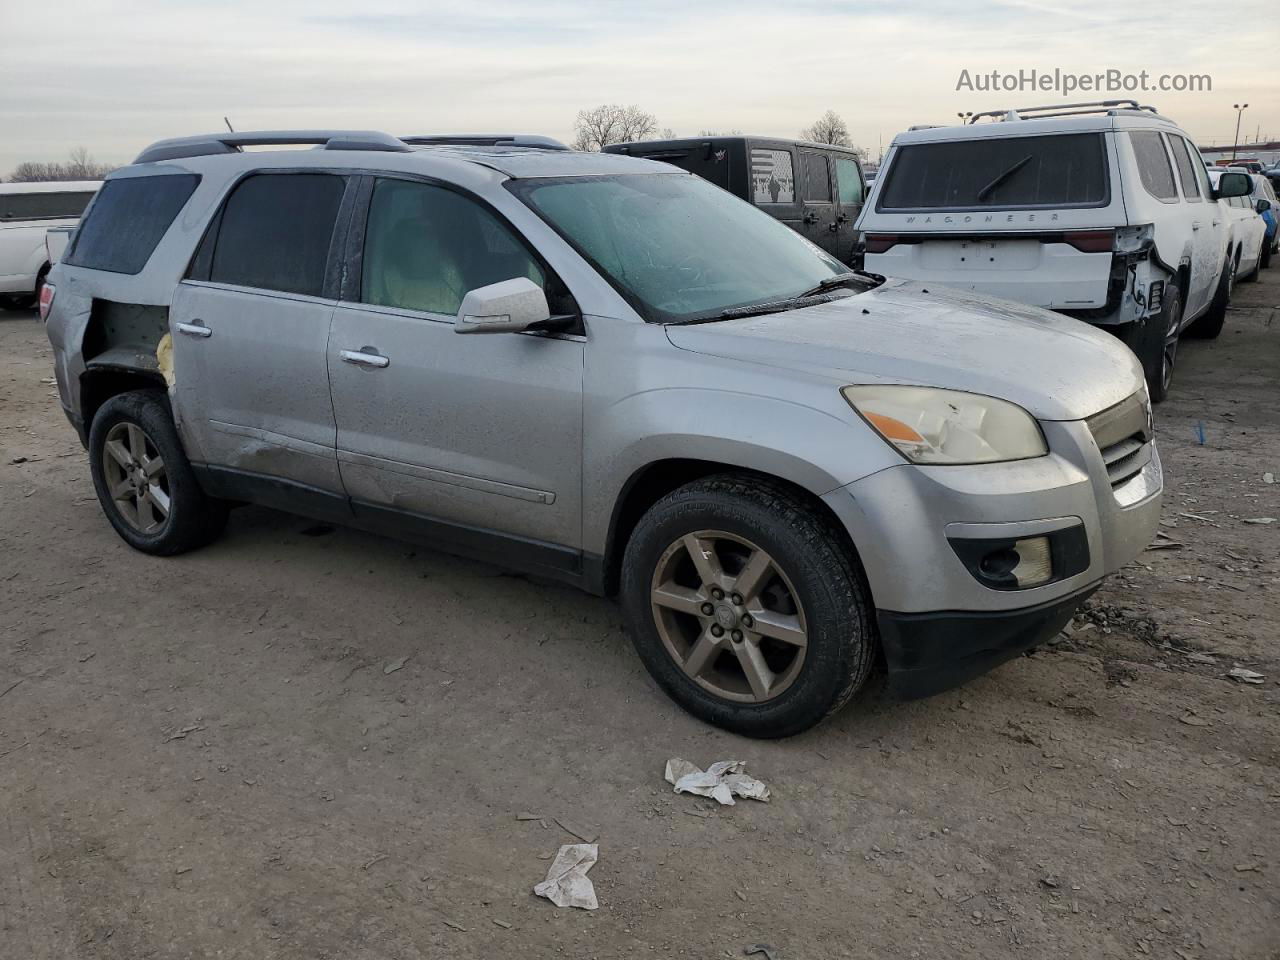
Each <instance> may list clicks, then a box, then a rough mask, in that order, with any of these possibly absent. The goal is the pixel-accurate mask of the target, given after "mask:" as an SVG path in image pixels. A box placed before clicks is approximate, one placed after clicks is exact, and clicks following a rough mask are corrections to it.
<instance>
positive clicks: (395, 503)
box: [41, 131, 1162, 737]
mask: <svg viewBox="0 0 1280 960" xmlns="http://www.w3.org/2000/svg"><path fill="white" fill-rule="evenodd" d="M296 144H303V145H306V144H313V145H315V146H316V148H315V149H311V150H296V149H293V150H275V151H270V150H266V151H263V150H258V151H253V152H245V151H243V150H242V148H243V147H245V146H250V145H256V146H262V145H279V146H285V145H296ZM41 307H42V312H43V313H44V315H45V316H46V318H47V321H48V332H49V339H50V341H51V342H52V344H53V347H54V353H55V363H56V375H57V381H58V389H59V392H60V394H61V398H62V403H63V406H64V407H65V409H66V412H67V415H68V417H69V418H70V420H71V422H72V423H73V424H74V425H75V427H76V429H77V430H78V431H79V432H80V436H81V439H82V440H83V441H84V442H85V444H86V445H87V447H88V450H89V455H90V463H91V467H92V472H93V480H94V484H95V486H96V488H97V492H98V496H99V498H100V499H101V502H102V506H103V510H104V511H105V513H106V515H107V518H108V519H109V520H110V521H111V523H112V525H113V526H114V527H115V529H116V530H117V531H118V532H119V534H120V536H121V537H122V538H123V539H124V540H125V541H126V542H127V543H129V544H130V545H131V546H133V547H135V548H137V549H139V550H142V551H145V552H148V553H153V554H175V553H179V552H181V551H184V550H190V549H192V548H194V547H197V546H200V545H202V544H205V543H208V542H209V541H211V540H212V539H213V538H214V537H215V536H216V535H217V534H218V533H219V531H220V530H221V529H222V527H223V524H224V521H225V519H226V515H227V509H228V507H229V506H230V505H232V504H235V503H244V502H252V503H258V504H264V505H268V506H272V507H278V508H281V509H285V510H289V511H293V512H296V513H298V514H303V515H306V516H309V517H314V518H319V519H323V520H328V521H337V522H341V523H346V524H351V525H355V526H359V527H363V528H366V529H371V530H375V531H382V532H385V533H387V534H389V535H392V536H397V537H406V538H425V539H426V540H427V541H429V542H430V543H431V544H434V545H436V546H438V547H439V548H440V549H443V550H446V551H451V552H455V553H459V554H465V555H470V556H475V557H479V558H484V559H488V560H491V561H494V562H497V563H500V564H503V565H507V566H510V567H514V568H519V569H522V570H525V571H528V572H531V573H534V574H538V575H541V576H544V577H552V578H556V579H560V580H564V581H568V582H570V583H573V584H577V585H578V586H581V587H583V588H585V589H587V590H590V591H592V592H595V593H602V594H607V593H614V592H618V593H620V594H621V600H622V605H623V607H624V610H625V613H626V619H627V622H628V624H629V627H630V632H631V635H632V637H633V639H634V642H635V646H636V649H637V651H638V652H639V654H640V657H641V658H642V659H643V661H644V663H645V665H646V667H648V669H649V671H650V672H651V674H652V675H653V677H654V679H655V680H656V681H657V682H658V683H659V684H660V685H661V686H662V687H663V688H664V689H665V690H666V691H667V692H668V693H669V694H670V695H671V696H672V697H673V698H674V699H676V700H677V701H678V702H679V703H680V704H681V705H683V706H684V707H685V708H687V709H688V710H690V711H691V712H692V713H694V714H696V715H697V716H699V717H701V718H703V719H705V720H707V721H709V722H711V723H715V724H719V725H721V726H723V727H727V728H729V729H732V730H735V731H738V732H740V733H743V734H747V735H749V736H757V737H779V736H785V735H788V734H793V733H796V732H798V731H800V730H803V729H805V728H807V727H809V726H811V725H813V724H814V723H816V722H818V721H819V720H821V719H822V718H823V717H825V716H827V715H828V714H829V713H831V712H832V711H833V710H835V709H836V708H838V707H839V706H840V705H841V704H843V703H844V702H846V701H847V700H848V699H849V698H850V697H851V696H853V694H854V693H855V692H856V691H857V690H858V689H859V688H860V687H861V686H862V685H863V683H864V681H865V680H866V679H867V677H868V675H869V674H870V673H871V672H872V671H873V669H876V668H877V667H881V668H883V669H885V670H886V671H887V674H888V680H889V685H890V688H891V689H892V690H894V691H896V692H897V693H899V694H900V695H902V696H908V697H909V696H923V695H927V694H931V693H934V692H937V691H939V690H942V689H945V688H947V687H950V686H953V685H955V684H956V683H959V682H962V681H964V680H966V679H968V678H970V677H972V676H974V675H976V674H978V673H981V672H983V671H984V670H986V669H988V668H990V667H991V666H993V665H994V664H997V663H999V662H1001V661H1003V660H1006V659H1008V658H1010V657H1012V656H1014V655H1015V654H1016V653H1017V652H1019V651H1021V650H1025V649H1027V648H1028V647H1030V646H1033V645H1035V644H1037V643H1039V642H1041V641H1042V640H1044V639H1045V638H1047V637H1049V636H1051V635H1053V634H1054V633H1056V632H1057V631H1058V630H1059V629H1060V628H1061V626H1062V625H1063V623H1064V622H1065V621H1066V620H1067V619H1068V618H1069V617H1070V615H1071V613H1072V611H1074V610H1075V609H1076V607H1077V606H1078V605H1079V604H1080V602H1081V601H1082V599H1083V598H1084V597H1085V596H1087V595H1088V594H1089V593H1090V592H1092V591H1093V590H1095V589H1097V587H1098V585H1099V584H1100V582H1101V581H1102V579H1103V577H1104V576H1105V575H1107V574H1108V573H1110V572H1112V571H1114V570H1116V569H1117V568H1118V567H1119V566H1121V565H1122V564H1123V563H1125V562H1126V561H1128V560H1130V559H1131V558H1132V557H1134V556H1135V555H1137V554H1138V553H1139V552H1140V551H1141V550H1142V549H1143V548H1144V547H1145V545H1146V544H1147V543H1148V542H1149V541H1150V538H1151V536H1152V533H1153V531H1154V529H1155V526H1156V522H1157V517H1158V514H1159V506H1160V493H1161V482H1162V481H1161V474H1160V462H1159V458H1158V456H1157V454H1156V448H1155V443H1154V441H1153V438H1152V425H1151V416H1150V408H1149V402H1148V397H1147V392H1146V388H1145V386H1144V384H1143V376H1142V368H1141V367H1140V365H1139V364H1138V362H1137V361H1136V360H1135V359H1134V357H1133V354H1131V353H1130V352H1129V350H1128V349H1126V348H1125V347H1124V346H1123V345H1122V344H1120V343H1119V342H1118V341H1117V340H1115V339H1114V338H1112V337H1110V336H1108V335H1107V334H1105V333H1102V332H1100V331H1097V330H1094V329H1092V328H1090V327H1088V326H1086V325H1085V324H1083V323H1080V322H1078V321H1075V320H1071V319H1068V318H1066V317H1063V316H1059V315H1057V314H1054V313H1050V312H1048V311H1046V310H1042V309H1039V308H1036V307H1027V306H1020V305H1016V304H1013V303H1008V302H1004V301H996V300H991V299H988V298H985V297H982V296H979V295H977V294H972V293H962V292H956V291H949V290H945V289H942V288H940V287H935V286H932V285H922V284H921V283H920V282H916V281H900V280H893V281H884V280H883V279H882V278H880V277H873V276H870V275H867V274H860V273H851V272H849V271H848V270H847V269H846V268H845V267H844V266H842V265H841V264H840V263H839V262H838V261H836V260H834V259H833V258H831V257H830V256H828V255H827V254H825V253H823V252H822V251H820V250H819V249H818V248H816V247H814V246H813V245H812V244H810V243H809V242H808V241H806V240H805V239H803V238H802V237H800V236H798V235H797V234H795V233H794V232H792V231H791V230H789V229H788V228H787V227H785V226H783V225H782V224H780V223H779V222H778V221H776V220H775V219H773V218H772V217H770V216H769V215H768V214H766V213H762V212H760V211H759V210H758V209H756V208H755V207H753V206H751V205H750V204H748V203H745V202H743V201H742V200H739V199H737V198H735V197H733V196H731V195H730V194H729V193H727V192H725V191H724V190H721V189H719V188H718V187H716V186H714V185H712V184H710V183H708V182H706V181H705V180H702V179H701V178H699V177H696V176H693V175H691V174H688V173H685V172H683V171H680V170H677V169H675V168H674V167H670V166H667V165H665V164H660V163H655V162H652V161H647V160H640V159H635V158H631V157H622V156H609V155H599V154H584V153H574V152H570V151H568V150H566V149H564V148H563V147H560V146H558V145H556V144H554V143H552V142H548V141H544V140H541V139H539V138H533V137H520V136H513V137H488V138H484V137H468V138H456V139H454V140H452V141H451V140H450V139H449V138H439V137H437V138H412V137H409V138H395V137H391V136H388V135H386V134H380V133H369V132H341V131H321V132H304V133H284V134H281V133H268V134H234V135H225V136H223V135H215V136H208V137H192V138H185V139H180V140H169V141H163V142H161V143H157V144H155V145H154V146H152V147H150V148H148V149H147V150H145V151H144V152H143V153H142V154H141V156H139V157H138V159H137V161H136V162H135V163H134V164H133V165H131V166H129V167H126V168H124V169H122V170H119V171H117V172H116V173H115V174H113V175H112V176H111V177H110V178H109V179H108V180H107V182H106V184H105V185H104V186H103V188H102V190H101V192H100V193H99V194H98V196H97V198H96V199H95V200H94V202H93V204H92V206H91V207H90V209H89V211H88V213H87V215H86V217H85V219H84V221H83V223H82V225H81V227H80V229H79V231H78V233H77V235H76V236H75V238H74V240H73V242H72V245H71V246H70V248H69V250H68V253H67V256H66V258H65V259H64V260H63V261H62V262H61V263H59V264H58V265H57V266H55V267H54V269H53V272H52V274H51V275H50V277H49V283H48V284H47V285H46V287H45V290H44V296H43V300H42V305H41ZM458 334H465V336H461V337H459V336H458ZM479 335H482V336H479Z"/></svg>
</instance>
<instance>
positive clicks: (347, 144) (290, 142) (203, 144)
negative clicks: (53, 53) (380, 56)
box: [133, 130, 409, 163]
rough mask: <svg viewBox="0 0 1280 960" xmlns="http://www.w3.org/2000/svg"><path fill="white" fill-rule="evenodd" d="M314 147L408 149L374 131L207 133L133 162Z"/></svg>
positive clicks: (163, 144)
mask: <svg viewBox="0 0 1280 960" xmlns="http://www.w3.org/2000/svg"><path fill="white" fill-rule="evenodd" d="M306 144H314V145H318V146H321V147H323V148H324V149H325V150H378V151H385V152H394V153H404V152H406V151H407V150H408V149H409V147H407V146H406V145H405V144H404V141H402V140H397V139H396V138H395V137H393V136H391V134H389V133H380V132H378V131H377V130H259V131H252V132H248V133H208V134H201V135H198V136H194V137H175V138H173V139H171V140H158V141H156V142H155V143H153V144H151V146H149V147H147V149H145V150H143V151H142V152H141V153H140V154H138V156H137V159H135V160H134V161H133V162H134V163H155V162H156V161H159V160H181V159H184V158H186V157H209V156H214V155H216V154H222V153H240V152H242V151H243V148H244V147H276V146H279V147H283V146H303V145H306Z"/></svg>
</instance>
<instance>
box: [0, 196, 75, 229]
mask: <svg viewBox="0 0 1280 960" xmlns="http://www.w3.org/2000/svg"><path fill="white" fill-rule="evenodd" d="M92 199H93V193H92V191H90V192H87V193H86V192H84V191H76V192H74V193H72V192H66V193H6V194H0V223H4V222H7V221H11V220H69V219H72V218H74V217H78V216H80V214H82V213H84V208H85V207H87V206H88V205H89V201H90V200H92Z"/></svg>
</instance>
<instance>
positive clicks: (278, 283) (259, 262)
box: [209, 173, 346, 297]
mask: <svg viewBox="0 0 1280 960" xmlns="http://www.w3.org/2000/svg"><path fill="white" fill-rule="evenodd" d="M345 187H346V181H345V180H344V179H343V178H342V177H339V176H334V175H333V174H327V173H289V174H259V175H257V176H252V177H249V178H248V179H247V180H244V181H242V182H241V183H240V185H239V186H237V187H236V188H235V190H234V192H232V194H231V197H230V198H229V199H228V200H227V204H226V206H225V207H223V209H222V222H221V226H220V228H219V229H218V235H217V239H216V241H215V243H214V248H213V261H212V263H213V265H212V268H211V270H210V272H209V279H210V280H212V281H214V282H216V283H233V284H235V285H237V286H241V287H257V288H258V289H262V290H281V291H284V292H285V293H302V294H307V295H309V296H313V297H318V296H320V294H321V292H322V290H323V287H324V273H325V265H326V264H327V263H328V259H329V244H330V243H331V242H332V240H333V227H334V224H335V223H336V222H337V219H338V205H339V204H340V203H341V202H342V192H343V190H344V189H345Z"/></svg>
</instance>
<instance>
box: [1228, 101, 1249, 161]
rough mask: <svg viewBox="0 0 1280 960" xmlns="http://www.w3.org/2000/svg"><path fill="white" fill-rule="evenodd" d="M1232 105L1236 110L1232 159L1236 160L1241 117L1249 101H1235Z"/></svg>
mask: <svg viewBox="0 0 1280 960" xmlns="http://www.w3.org/2000/svg"><path fill="white" fill-rule="evenodd" d="M1231 106H1232V108H1234V110H1235V112H1236V135H1235V139H1233V140H1232V141H1231V159H1232V160H1234V159H1235V158H1236V146H1237V145H1238V144H1239V143H1240V117H1241V116H1243V115H1244V112H1245V110H1246V109H1247V108H1248V106H1249V105H1248V104H1247V103H1233V104H1232V105H1231Z"/></svg>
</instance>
